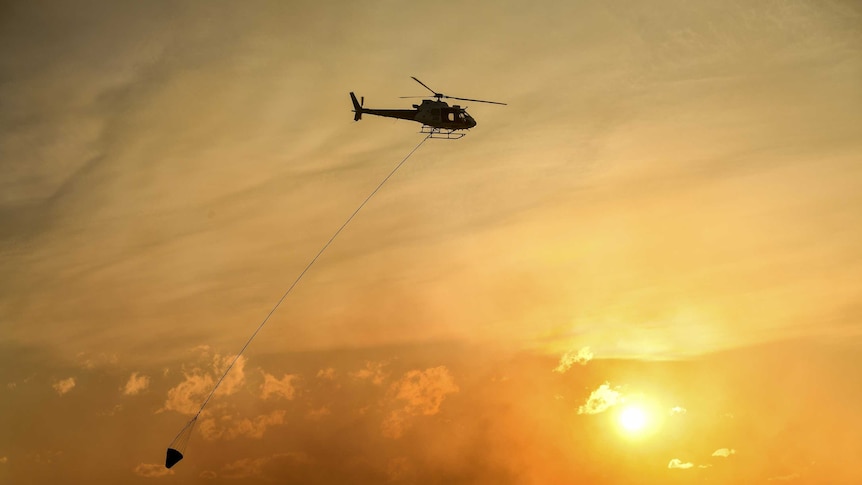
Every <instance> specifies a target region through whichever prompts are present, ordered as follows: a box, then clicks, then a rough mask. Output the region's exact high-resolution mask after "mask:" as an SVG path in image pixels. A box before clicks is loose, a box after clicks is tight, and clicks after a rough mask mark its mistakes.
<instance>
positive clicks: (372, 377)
mask: <svg viewBox="0 0 862 485" xmlns="http://www.w3.org/2000/svg"><path fill="white" fill-rule="evenodd" d="M384 367H386V362H366V363H365V367H364V368H362V369H359V370H358V371H356V372H351V373H350V375H351V377H354V378H356V379H361V380H367V381H371V383H373V384H375V385H378V386H379V385H381V384H383V381H384V380H385V379H386V377H387V375H388V374H386V373H385V372H383V368H384Z"/></svg>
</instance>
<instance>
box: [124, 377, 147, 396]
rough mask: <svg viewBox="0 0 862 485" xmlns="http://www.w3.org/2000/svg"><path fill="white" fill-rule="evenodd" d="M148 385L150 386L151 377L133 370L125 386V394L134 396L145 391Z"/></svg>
mask: <svg viewBox="0 0 862 485" xmlns="http://www.w3.org/2000/svg"><path fill="white" fill-rule="evenodd" d="M148 387H150V378H149V376H145V375H138V373H137V372H133V373H132V375H131V376H129V380H128V381H127V382H126V385H125V386H123V394H124V395H126V396H134V395H135V394H138V393H140V392H142V391H145V390H146V389H147V388H148Z"/></svg>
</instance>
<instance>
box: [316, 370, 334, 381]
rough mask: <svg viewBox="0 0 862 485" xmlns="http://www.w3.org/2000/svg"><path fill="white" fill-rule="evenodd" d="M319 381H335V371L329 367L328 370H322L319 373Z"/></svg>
mask: <svg viewBox="0 0 862 485" xmlns="http://www.w3.org/2000/svg"><path fill="white" fill-rule="evenodd" d="M317 378H318V379H325V380H327V381H332V380H335V369H334V368H332V367H327V368H326V369H320V370H319V371H317Z"/></svg>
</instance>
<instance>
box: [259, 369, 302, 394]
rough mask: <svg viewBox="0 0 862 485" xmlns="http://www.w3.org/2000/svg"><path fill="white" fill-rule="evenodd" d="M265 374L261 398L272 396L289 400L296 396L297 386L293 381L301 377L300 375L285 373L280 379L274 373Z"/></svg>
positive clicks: (261, 387)
mask: <svg viewBox="0 0 862 485" xmlns="http://www.w3.org/2000/svg"><path fill="white" fill-rule="evenodd" d="M262 374H263V384H262V385H261V386H260V398H261V399H269V398H270V397H272V396H276V397H282V398H284V399H287V400H288V401H290V400H292V399H293V398H294V397H296V386H294V385H293V382H294V381H296V380H297V379H299V376H298V375H295V374H285V375H284V377H282V378H281V379H278V378H277V377H275V376H274V375H272V374H267V373H266V372H262Z"/></svg>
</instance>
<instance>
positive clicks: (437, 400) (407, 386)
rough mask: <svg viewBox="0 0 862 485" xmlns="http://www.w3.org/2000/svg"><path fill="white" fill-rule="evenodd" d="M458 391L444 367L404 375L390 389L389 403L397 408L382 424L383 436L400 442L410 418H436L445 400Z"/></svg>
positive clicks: (414, 371)
mask: <svg viewBox="0 0 862 485" xmlns="http://www.w3.org/2000/svg"><path fill="white" fill-rule="evenodd" d="M458 390H459V389H458V386H457V385H456V384H455V380H454V379H453V378H452V374H451V373H450V372H449V369H448V368H446V367H445V366H439V367H431V368H428V369H425V370H412V371H409V372H407V373H406V374H404V376H403V377H402V378H401V379H399V380H398V382H396V383H394V384H392V387H391V389H390V393H391V395H392V399H393V401H394V402H395V403H396V405H399V407H398V409H395V410H393V411H392V412H391V413H390V414H389V415H388V416H387V417H386V419H385V420H384V421H383V435H384V436H386V437H388V438H400V437H401V435H402V434H403V433H404V431H405V430H406V429H407V428H408V427H409V418H411V417H412V416H419V415H424V416H431V415H434V414H437V413H438V412H439V411H440V406H441V405H442V404H443V400H444V399H446V396H447V395H449V394H452V393H455V392H458Z"/></svg>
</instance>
